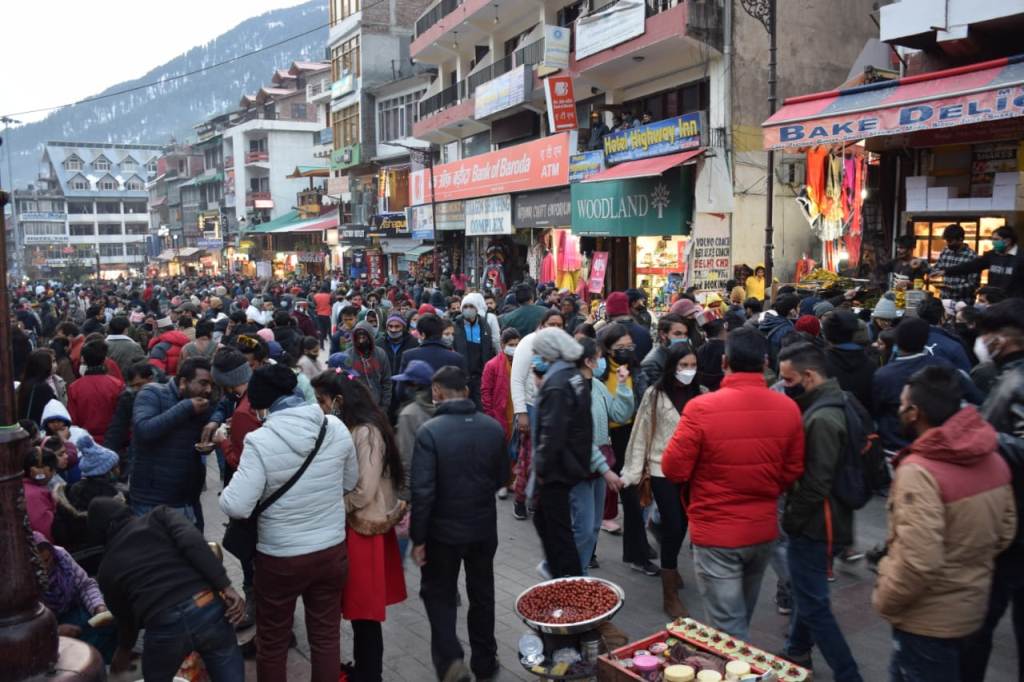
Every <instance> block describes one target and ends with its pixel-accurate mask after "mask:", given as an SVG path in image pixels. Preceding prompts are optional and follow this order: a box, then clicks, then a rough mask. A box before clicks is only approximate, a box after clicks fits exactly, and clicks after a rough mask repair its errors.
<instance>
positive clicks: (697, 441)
mask: <svg viewBox="0 0 1024 682" xmlns="http://www.w3.org/2000/svg"><path fill="white" fill-rule="evenodd" d="M661 469H662V472H664V474H665V477H666V478H668V479H669V480H672V481H675V482H677V483H687V482H688V483H689V485H690V504H689V508H688V509H687V513H688V514H689V517H690V534H691V537H692V538H693V542H694V544H696V545H701V546H705V547H745V546H747V545H756V544H760V543H762V542H770V541H772V540H774V539H775V538H776V537H777V536H778V523H777V521H776V516H777V513H778V511H777V506H776V504H777V501H778V499H779V495H781V494H782V493H783V492H785V491H786V490H788V489H789V487H790V486H791V485H792V484H793V483H794V482H795V481H796V480H797V479H798V478H800V476H801V474H803V471H804V428H803V422H802V420H801V417H800V408H799V407H797V404H796V403H795V402H794V401H793V400H792V399H790V398H789V397H787V396H786V395H784V394H782V393H776V392H775V391H771V390H769V389H768V388H767V387H766V386H765V382H764V377H763V376H762V375H761V374H754V373H748V372H740V373H734V374H729V375H727V376H726V377H725V378H724V379H723V380H722V386H721V388H719V389H718V390H717V391H715V392H714V393H708V394H706V395H702V396H698V397H696V398H694V399H692V400H691V401H690V402H688V403H686V407H685V408H684V409H683V416H682V419H680V420H679V426H677V427H676V431H675V433H674V434H673V435H672V439H671V440H670V441H669V444H668V447H666V448H665V453H664V454H663V455H662V457H661Z"/></svg>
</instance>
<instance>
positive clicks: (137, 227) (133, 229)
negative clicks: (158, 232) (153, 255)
mask: <svg viewBox="0 0 1024 682" xmlns="http://www.w3.org/2000/svg"><path fill="white" fill-rule="evenodd" d="M148 231H149V225H148V224H146V223H127V224H126V225H125V226H124V233H125V234H146V233H147V232H148Z"/></svg>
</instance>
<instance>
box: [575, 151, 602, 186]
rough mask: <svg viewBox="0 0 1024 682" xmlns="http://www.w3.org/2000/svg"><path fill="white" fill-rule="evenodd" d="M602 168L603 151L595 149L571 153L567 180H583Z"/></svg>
mask: <svg viewBox="0 0 1024 682" xmlns="http://www.w3.org/2000/svg"><path fill="white" fill-rule="evenodd" d="M603 170H604V152H603V151H601V150H600V149H595V150H593V151H589V152H581V153H579V154H573V155H572V156H570V157H569V182H570V183H573V182H583V181H584V180H586V179H587V178H589V177H590V176H591V175H593V174H595V173H600V172H601V171H603Z"/></svg>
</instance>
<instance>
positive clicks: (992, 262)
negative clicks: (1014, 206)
mask: <svg viewBox="0 0 1024 682" xmlns="http://www.w3.org/2000/svg"><path fill="white" fill-rule="evenodd" d="M982 270H988V284H989V286H993V287H999V288H1000V289H1002V290H1003V291H1004V292H1006V295H1007V297H1012V298H1022V297H1024V246H1018V247H1017V253H1016V254H1013V255H1011V254H1008V253H996V252H995V251H986V252H985V253H984V254H982V255H981V256H978V257H977V258H975V259H974V260H972V261H968V262H966V263H964V264H962V265H955V266H953V267H951V268H946V270H945V274H947V275H969V274H971V273H975V272H981V271H982Z"/></svg>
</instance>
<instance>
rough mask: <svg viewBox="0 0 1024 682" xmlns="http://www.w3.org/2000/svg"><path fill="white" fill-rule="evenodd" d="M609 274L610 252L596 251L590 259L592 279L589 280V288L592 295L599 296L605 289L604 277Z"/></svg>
mask: <svg viewBox="0 0 1024 682" xmlns="http://www.w3.org/2000/svg"><path fill="white" fill-rule="evenodd" d="M606 272H608V252H607V251H595V252H594V255H593V257H592V258H591V259H590V277H589V279H588V280H587V288H588V289H590V293H592V294H599V293H601V291H602V290H603V289H604V276H605V273H606Z"/></svg>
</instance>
